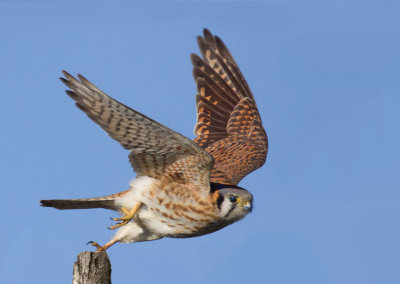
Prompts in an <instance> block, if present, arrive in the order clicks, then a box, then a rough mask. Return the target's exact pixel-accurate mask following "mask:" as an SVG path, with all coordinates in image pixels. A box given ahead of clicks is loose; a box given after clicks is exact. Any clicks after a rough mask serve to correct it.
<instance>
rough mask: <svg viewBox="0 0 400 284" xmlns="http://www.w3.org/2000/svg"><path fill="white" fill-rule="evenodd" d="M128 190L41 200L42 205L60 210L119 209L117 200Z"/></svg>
mask: <svg viewBox="0 0 400 284" xmlns="http://www.w3.org/2000/svg"><path fill="white" fill-rule="evenodd" d="M127 192H128V190H126V191H122V192H119V193H116V194H113V195H109V196H104V197H98V198H86V199H51V200H40V205H41V206H43V207H53V208H56V209H60V210H64V209H91V208H105V209H111V210H118V208H119V207H118V206H117V205H116V204H115V200H116V199H117V198H119V197H121V196H123V195H124V194H126V193H127Z"/></svg>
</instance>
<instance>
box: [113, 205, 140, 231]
mask: <svg viewBox="0 0 400 284" xmlns="http://www.w3.org/2000/svg"><path fill="white" fill-rule="evenodd" d="M141 204H142V203H140V202H139V203H138V204H136V205H135V206H134V207H133V208H132V210H130V211H129V210H128V209H126V208H125V207H122V208H121V211H122V212H121V213H123V214H124V215H123V216H121V217H120V218H110V219H111V220H113V221H116V222H118V221H120V222H119V223H117V224H115V225H113V226H111V227H109V229H110V230H115V229H117V228H119V227H122V226H125V225H126V224H128V223H129V222H130V221H131V220H132V219H133V218H134V217H135V213H136V211H137V210H138V208H139V207H140V205H141Z"/></svg>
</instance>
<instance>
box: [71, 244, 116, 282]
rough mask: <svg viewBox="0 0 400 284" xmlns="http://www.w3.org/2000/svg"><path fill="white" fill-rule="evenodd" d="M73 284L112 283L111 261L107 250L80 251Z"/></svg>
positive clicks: (75, 264)
mask: <svg viewBox="0 0 400 284" xmlns="http://www.w3.org/2000/svg"><path fill="white" fill-rule="evenodd" d="M73 274H74V275H73V278H72V284H111V263H110V259H109V258H108V255H107V253H106V252H105V251H102V252H91V251H83V252H81V253H79V255H78V257H77V260H76V262H75V263H74V272H73Z"/></svg>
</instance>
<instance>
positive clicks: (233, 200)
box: [229, 196, 237, 203]
mask: <svg viewBox="0 0 400 284" xmlns="http://www.w3.org/2000/svg"><path fill="white" fill-rule="evenodd" d="M229 201H230V202H232V203H236V202H237V197H236V196H230V197H229Z"/></svg>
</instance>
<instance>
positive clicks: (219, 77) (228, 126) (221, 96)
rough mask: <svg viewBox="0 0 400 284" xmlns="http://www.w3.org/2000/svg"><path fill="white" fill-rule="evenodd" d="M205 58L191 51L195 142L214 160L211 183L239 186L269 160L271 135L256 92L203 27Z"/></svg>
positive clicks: (203, 54)
mask: <svg viewBox="0 0 400 284" xmlns="http://www.w3.org/2000/svg"><path fill="white" fill-rule="evenodd" d="M198 44H199V48H200V52H201V54H202V56H203V58H200V57H199V56H197V55H195V54H192V57H191V58H192V63H193V76H194V79H195V81H196V84H197V92H198V93H197V95H196V107H197V123H196V125H195V129H194V133H195V134H196V136H197V137H196V138H195V139H194V141H195V142H196V143H197V144H198V145H200V146H201V147H202V148H204V149H205V150H206V151H207V152H209V153H210V154H211V155H212V156H213V157H214V159H215V165H214V168H213V169H212V171H211V181H212V182H219V183H225V184H238V183H239V181H240V180H241V179H242V178H243V177H245V176H246V175H247V174H249V173H250V172H252V171H254V170H255V169H257V168H259V167H261V166H262V165H263V164H264V163H265V160H266V158H267V152H268V138H267V134H266V132H265V130H264V128H263V126H262V122H261V117H260V114H259V112H258V109H257V105H256V102H255V100H254V97H253V94H252V93H251V91H250V88H249V87H248V85H247V83H246V80H245V79H244V77H243V75H242V73H241V72H240V70H239V68H238V66H237V64H236V62H235V60H234V59H233V57H232V55H231V54H230V52H229V50H228V49H227V48H226V46H225V44H224V43H223V42H222V40H221V39H220V38H218V37H217V36H213V35H212V34H211V33H210V32H209V31H208V30H207V29H204V36H203V37H198Z"/></svg>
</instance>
